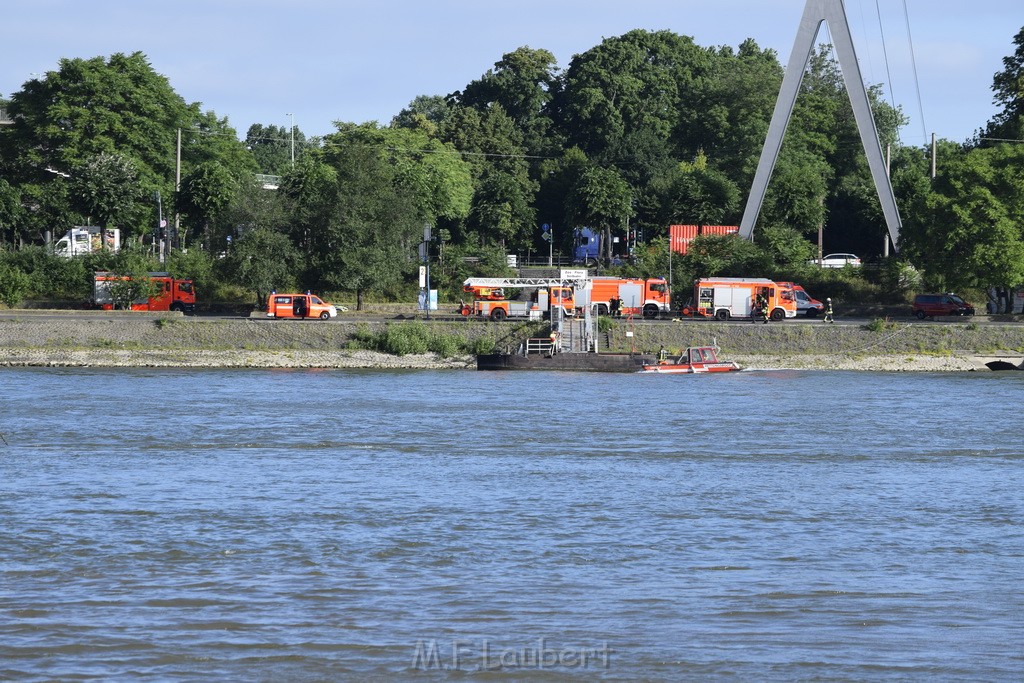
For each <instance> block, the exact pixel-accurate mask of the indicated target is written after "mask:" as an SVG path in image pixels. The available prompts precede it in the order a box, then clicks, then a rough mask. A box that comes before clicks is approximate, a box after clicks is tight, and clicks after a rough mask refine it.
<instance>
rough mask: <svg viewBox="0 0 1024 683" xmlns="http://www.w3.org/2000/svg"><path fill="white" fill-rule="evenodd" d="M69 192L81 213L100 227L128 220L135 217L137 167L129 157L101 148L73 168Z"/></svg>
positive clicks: (137, 199)
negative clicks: (103, 150)
mask: <svg viewBox="0 0 1024 683" xmlns="http://www.w3.org/2000/svg"><path fill="white" fill-rule="evenodd" d="M70 185H71V196H72V198H73V201H74V202H75V206H76V207H77V208H78V210H79V212H81V213H82V214H83V215H84V216H86V217H87V218H89V219H91V221H94V222H95V224H96V225H100V226H103V227H113V226H122V227H124V226H125V225H128V224H130V222H131V219H133V218H136V216H135V215H134V214H135V211H134V210H135V209H136V207H137V205H138V203H139V202H140V200H141V197H140V196H139V194H140V191H139V185H138V171H137V170H136V168H135V164H134V163H133V162H132V160H131V159H128V158H127V157H123V156H121V155H119V154H108V153H106V152H102V153H100V154H97V155H96V156H94V157H90V158H89V159H87V160H86V162H85V163H84V164H82V165H81V166H79V167H78V168H76V169H75V172H74V174H73V175H72V177H71V181H70Z"/></svg>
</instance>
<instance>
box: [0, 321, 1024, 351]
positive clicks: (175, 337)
mask: <svg viewBox="0 0 1024 683" xmlns="http://www.w3.org/2000/svg"><path fill="white" fill-rule="evenodd" d="M410 322H413V323H414V324H421V325H424V326H426V327H428V328H429V329H430V330H432V331H433V332H435V333H437V334H444V335H452V336H455V337H458V338H460V339H465V340H467V341H471V342H472V341H474V340H477V339H480V338H487V339H490V340H492V341H493V342H494V345H495V348H496V350H498V351H506V350H514V349H515V348H516V347H517V346H518V345H519V343H520V341H521V340H522V339H524V338H527V337H530V336H544V335H546V334H547V328H546V326H545V325H543V324H539V323H533V324H528V323H514V322H504V323H489V322H477V321H467V320H454V321H439V320H431V321H424V320H416V321H408V320H404V321H401V320H394V321H383V322H382V321H360V320H356V319H350V320H342V321H334V322H329V323H322V322H319V321H260V320H249V319H241V318H219V319H204V318H186V317H180V316H167V315H163V316H160V315H156V314H142V315H139V314H127V313H126V314H124V315H122V316H118V317H117V318H116V319H113V320H111V319H109V315H107V316H104V317H96V318H95V319H81V318H79V317H74V318H66V319H65V318H61V317H60V316H41V315H38V314H37V315H24V316H19V315H17V313H16V312H7V313H6V314H5V315H4V317H2V318H0V348H22V349H24V348H59V349H70V348H79V349H90V348H99V349H126V350H132V349H175V350H188V349H206V350H254V351H255V350H284V349H293V350H305V349H320V350H337V349H345V348H347V347H348V346H349V342H350V341H351V339H352V338H353V336H354V335H356V334H357V333H358V332H359V331H369V332H379V331H381V330H383V329H385V328H386V327H387V326H389V325H406V324H410ZM712 342H715V343H717V344H718V345H719V346H720V347H721V348H722V351H723V353H725V354H742V355H758V354H768V355H800V354H870V355H885V354H900V353H931V354H943V353H955V352H964V351H967V352H975V353H992V352H998V351H1014V352H1020V351H1024V323H1020V324H1018V323H1009V324H985V323H976V322H973V321H966V322H950V323H934V322H917V321H907V322H898V323H889V324H888V325H887V326H885V327H883V329H880V330H877V331H876V330H870V329H866V327H865V326H852V325H826V324H822V323H819V322H812V323H809V324H801V323H794V322H792V321H785V322H780V323H770V324H767V325H764V324H761V323H757V324H748V323H738V322H732V323H718V322H713V321H682V322H671V323H667V322H666V323H660V324H645V323H638V324H634V325H630V324H629V323H628V322H626V321H616V322H615V323H614V324H613V327H612V329H611V330H609V331H607V332H604V333H600V334H599V336H598V344H599V347H600V349H601V350H608V351H616V352H627V351H631V350H636V351H638V352H647V353H651V352H655V351H657V350H658V349H659V348H660V347H661V346H665V347H666V348H668V349H670V350H674V349H677V348H680V347H685V346H689V345H701V344H710V343H712Z"/></svg>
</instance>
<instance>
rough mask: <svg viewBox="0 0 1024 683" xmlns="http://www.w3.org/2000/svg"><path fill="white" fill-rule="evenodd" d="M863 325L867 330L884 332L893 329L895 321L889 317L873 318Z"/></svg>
mask: <svg viewBox="0 0 1024 683" xmlns="http://www.w3.org/2000/svg"><path fill="white" fill-rule="evenodd" d="M863 327H864V329H865V330H867V331H868V332H886V331H888V330H895V329H896V323H894V322H893V321H892V320H890V319H889V318H875V319H874V320H872V321H871V322H869V323H868V324H866V325H864V326H863Z"/></svg>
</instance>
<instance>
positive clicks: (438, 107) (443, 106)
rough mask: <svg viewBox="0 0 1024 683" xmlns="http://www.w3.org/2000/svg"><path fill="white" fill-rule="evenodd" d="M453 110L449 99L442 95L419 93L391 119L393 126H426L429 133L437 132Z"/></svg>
mask: <svg viewBox="0 0 1024 683" xmlns="http://www.w3.org/2000/svg"><path fill="white" fill-rule="evenodd" d="M450 111H451V106H450V105H449V104H448V99H447V98H445V97H442V96H441V95H419V96H417V97H416V98H415V99H413V101H412V102H410V103H409V106H408V107H406V108H405V109H403V110H402V111H400V112H398V114H397V115H396V116H395V117H394V118H393V119H391V126H392V127H393V128H424V129H426V130H427V132H428V133H430V134H433V133H436V132H437V128H438V126H440V125H441V124H443V123H444V121H445V119H447V118H448V114H449V112H450Z"/></svg>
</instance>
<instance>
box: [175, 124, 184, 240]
mask: <svg viewBox="0 0 1024 683" xmlns="http://www.w3.org/2000/svg"><path fill="white" fill-rule="evenodd" d="M180 193H181V128H179V129H178V153H177V156H176V159H175V165H174V238H175V239H177V238H178V230H179V229H180V228H181V216H180V215H179V214H178V195H179V194H180ZM183 246H184V245H183V244H182V243H181V242H178V248H179V249H181V248H182V247H183Z"/></svg>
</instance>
